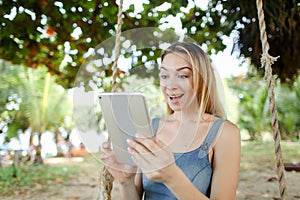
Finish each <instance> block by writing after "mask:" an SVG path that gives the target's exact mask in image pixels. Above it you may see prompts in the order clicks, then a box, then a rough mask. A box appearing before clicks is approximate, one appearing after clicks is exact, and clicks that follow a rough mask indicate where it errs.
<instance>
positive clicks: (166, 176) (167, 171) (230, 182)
mask: <svg viewBox="0 0 300 200" xmlns="http://www.w3.org/2000/svg"><path fill="white" fill-rule="evenodd" d="M139 143H140V144H143V145H140V144H139ZM139 143H136V142H133V141H131V142H130V143H129V144H130V146H131V148H132V150H131V153H132V154H133V156H134V158H135V161H136V162H137V163H139V166H141V168H142V169H143V168H144V169H147V166H149V164H147V163H152V164H153V163H156V164H160V165H159V166H164V167H156V170H152V171H151V170H150V171H151V172H150V171H149V172H148V173H147V172H146V173H145V175H146V176H147V177H148V178H149V179H150V180H154V181H158V182H162V183H164V184H165V185H166V186H167V187H168V188H169V189H170V190H171V191H172V193H173V194H174V195H175V196H176V197H177V198H178V199H189V200H190V199H191V200H192V199H197V200H199V199H203V200H207V199H208V198H207V197H206V196H205V195H204V194H202V193H201V192H200V191H199V190H198V189H197V188H196V187H195V186H194V185H193V183H192V182H191V181H190V180H189V179H188V177H187V176H186V175H185V174H184V172H183V171H182V170H181V169H180V168H179V167H178V166H177V165H176V163H175V162H171V160H170V158H171V153H170V151H169V150H168V148H166V146H165V145H164V144H162V143H161V142H160V141H159V140H154V141H151V140H148V139H144V140H142V139H139ZM240 145H241V144H240V132H239V130H238V128H237V127H236V126H235V125H233V124H232V123H230V122H228V121H226V122H225V123H224V125H223V126H222V128H221V129H220V131H219V134H218V137H216V140H215V142H214V143H213V145H212V149H213V161H212V162H213V178H212V185H211V195H210V199H229V200H231V199H232V200H234V199H235V197H236V189H237V183H238V174H239V168H240ZM145 147H146V148H145ZM151 149H154V151H150V152H151V153H150V154H148V156H142V154H139V153H137V152H146V151H148V150H151ZM155 149H156V150H157V149H161V150H160V151H155ZM157 152H159V153H157ZM145 160H148V161H147V162H144V161H145ZM167 163H172V164H169V165H167ZM144 171H145V170H144ZM146 171H147V170H146Z"/></svg>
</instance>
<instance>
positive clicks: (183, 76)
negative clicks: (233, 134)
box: [178, 74, 189, 79]
mask: <svg viewBox="0 0 300 200" xmlns="http://www.w3.org/2000/svg"><path fill="white" fill-rule="evenodd" d="M188 77H189V76H188V75H185V74H179V75H178V78H180V79H186V78H188Z"/></svg>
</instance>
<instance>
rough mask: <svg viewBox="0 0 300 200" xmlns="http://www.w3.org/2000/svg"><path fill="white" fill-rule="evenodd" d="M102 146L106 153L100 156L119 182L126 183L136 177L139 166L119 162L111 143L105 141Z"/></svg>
mask: <svg viewBox="0 0 300 200" xmlns="http://www.w3.org/2000/svg"><path fill="white" fill-rule="evenodd" d="M102 148H103V150H104V153H103V154H102V155H101V156H100V159H101V160H102V162H103V164H104V165H105V167H106V169H107V170H108V171H109V172H110V173H111V174H112V176H113V177H114V178H115V179H116V180H117V181H118V182H119V183H121V184H124V183H127V182H128V181H129V180H131V179H132V178H134V176H135V173H136V171H137V167H134V166H131V165H128V164H123V163H120V162H118V161H117V159H116V157H115V154H114V152H113V151H112V150H111V148H110V144H109V143H107V142H104V143H103V144H102Z"/></svg>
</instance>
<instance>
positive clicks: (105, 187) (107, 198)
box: [96, 0, 123, 200]
mask: <svg viewBox="0 0 300 200" xmlns="http://www.w3.org/2000/svg"><path fill="white" fill-rule="evenodd" d="M122 7H123V0H120V3H119V6H118V21H117V32H116V40H115V49H114V50H115V52H114V55H115V60H114V63H113V66H112V71H113V73H112V78H113V80H112V89H111V92H115V91H116V88H117V76H118V67H117V64H118V60H119V56H120V47H121V44H120V43H121V40H120V38H121V29H122ZM108 142H110V138H108ZM113 181H114V177H113V176H112V175H111V174H110V173H109V171H108V170H107V169H106V168H105V167H104V166H103V167H102V169H101V172H100V196H98V197H96V198H97V199H101V200H111V191H112V188H113Z"/></svg>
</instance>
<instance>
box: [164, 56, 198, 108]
mask: <svg viewBox="0 0 300 200" xmlns="http://www.w3.org/2000/svg"><path fill="white" fill-rule="evenodd" d="M160 88H161V90H162V92H163V95H164V97H165V99H166V100H167V103H168V104H169V106H170V108H171V109H172V110H174V111H179V110H184V109H187V108H191V106H193V105H194V106H195V105H197V100H196V98H195V94H194V89H193V72H192V66H191V64H190V63H189V62H188V61H187V60H186V58H185V56H184V55H181V54H172V53H169V54H167V55H166V56H165V57H164V59H163V61H162V66H161V70H160ZM192 108H193V107H192Z"/></svg>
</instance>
